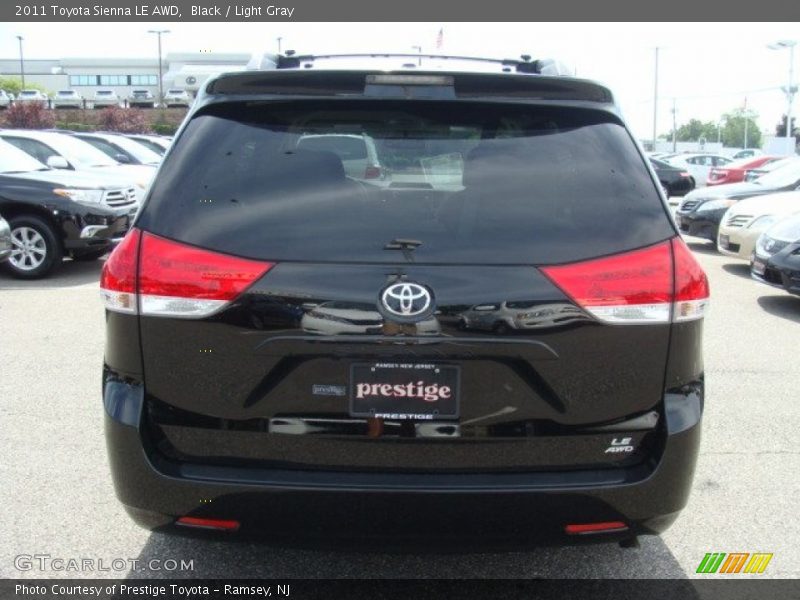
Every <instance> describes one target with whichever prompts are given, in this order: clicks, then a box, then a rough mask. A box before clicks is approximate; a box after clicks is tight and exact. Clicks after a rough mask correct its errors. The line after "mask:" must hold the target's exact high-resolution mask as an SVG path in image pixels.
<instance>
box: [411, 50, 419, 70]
mask: <svg viewBox="0 0 800 600" xmlns="http://www.w3.org/2000/svg"><path fill="white" fill-rule="evenodd" d="M411 49H412V50H416V51H417V52H418V53H419V60H418V61H417V64H419V66H420V67H421V66H422V46H411Z"/></svg>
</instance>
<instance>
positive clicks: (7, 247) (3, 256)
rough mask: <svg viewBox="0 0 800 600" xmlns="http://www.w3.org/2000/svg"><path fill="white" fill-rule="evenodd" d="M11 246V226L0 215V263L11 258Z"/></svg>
mask: <svg viewBox="0 0 800 600" xmlns="http://www.w3.org/2000/svg"><path fill="white" fill-rule="evenodd" d="M12 248H13V246H12V243H11V226H10V225H9V224H8V221H6V220H5V219H4V218H3V216H2V215H0V262H3V261H4V260H7V259H8V257H9V256H11V250H12Z"/></svg>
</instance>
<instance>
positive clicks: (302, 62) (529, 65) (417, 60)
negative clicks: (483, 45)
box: [247, 50, 572, 76]
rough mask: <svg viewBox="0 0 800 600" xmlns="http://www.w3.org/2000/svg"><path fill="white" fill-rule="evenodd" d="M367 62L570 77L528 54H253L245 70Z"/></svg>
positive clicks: (552, 63)
mask: <svg viewBox="0 0 800 600" xmlns="http://www.w3.org/2000/svg"><path fill="white" fill-rule="evenodd" d="M370 59H401V60H405V61H407V62H405V63H404V64H402V67H401V68H404V69H414V68H418V67H421V66H422V61H423V60H427V61H431V60H432V61H438V62H439V64H438V65H436V66H437V68H441V66H442V65H441V63H442V62H448V61H449V62H466V63H470V62H471V63H482V64H484V65H496V66H498V67H499V68H500V69H499V70H500V71H501V72H504V73H526V74H536V75H560V76H569V75H572V72H571V71H570V70H569V69H568V68H567V67H566V66H565V65H564V64H563V63H561V62H559V61H557V60H554V59H537V60H532V59H531V56H530V55H527V54H523V55H522V56H520V58H519V59H511V58H485V57H476V56H452V55H448V54H404V53H391V52H388V53H387V52H374V53H362V54H296V53H295V52H294V51H292V50H287V51H286V54H270V53H264V54H260V55H258V54H257V55H254V56H253V57H252V58H251V60H250V62H249V63H248V65H247V70H257V71H262V70H272V69H300V68H306V69H310V68H313V66H314V63H315V62H316V61H326V60H370Z"/></svg>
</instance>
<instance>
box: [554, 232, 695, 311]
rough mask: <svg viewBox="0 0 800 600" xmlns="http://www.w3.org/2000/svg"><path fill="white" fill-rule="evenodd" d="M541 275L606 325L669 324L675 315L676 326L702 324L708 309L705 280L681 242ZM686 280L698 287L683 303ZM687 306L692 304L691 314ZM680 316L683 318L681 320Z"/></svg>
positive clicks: (667, 242)
mask: <svg viewBox="0 0 800 600" xmlns="http://www.w3.org/2000/svg"><path fill="white" fill-rule="evenodd" d="M673 252H675V254H676V260H675V262H674V265H673ZM678 253H680V254H679V258H680V261H679V260H678ZM542 271H543V272H544V274H545V275H547V277H549V278H550V280H551V281H553V283H555V284H556V285H557V286H558V287H559V288H561V289H562V290H563V291H564V293H566V294H567V295H568V296H569V297H570V298H572V300H574V301H575V303H576V304H578V305H579V306H581V307H582V308H583V309H585V310H586V311H587V312H589V313H590V314H592V315H593V316H594V317H596V318H597V319H599V320H601V321H605V322H607V323H621V324H625V323H668V322H669V321H670V318H671V316H672V315H673V314H674V316H675V318H676V320H688V319H691V318H699V317H702V316H703V314H702V313H703V311H704V310H705V306H706V304H707V303H708V284H707V283H706V284H705V287H703V286H702V285H699V283H698V281H697V278H698V277H699V275H702V277H703V281H705V279H704V278H705V274H703V271H702V269H701V268H700V265H699V264H698V263H697V261H696V260H695V259H694V256H692V254H691V252H690V251H689V249H688V248H687V247H686V245H685V244H684V243H683V241H682V240H677V239H674V240H671V241H666V242H661V243H660V244H656V245H655V246H650V247H648V248H644V249H642V250H634V251H633V252H626V253H624V254H618V255H615V256H610V257H607V258H599V259H596V260H589V261H586V262H581V263H573V264H569V265H561V266H556V267H544V268H542ZM687 272H688V273H691V275H688V276H687V274H686V273H687ZM687 277H689V279H690V280H691V281H692V282H694V283H693V285H692V286H691V291H687V293H688V294H689V295H691V294H695V295H696V297H695V296H693V297H691V298H689V297H686V298H683V297H681V298H680V299H679V298H677V297H676V295H675V289H676V287H675V285H676V283H678V282H681V281H684V280H686V278H687ZM703 290H705V295H704V296H702V294H703ZM701 296H702V297H701ZM678 300H680V302H678ZM687 301H691V303H693V306H694V308H693V309H690V308H689V305H688V304H687ZM673 303H675V313H673ZM698 311H699V314H698ZM679 315H685V316H683V317H682V318H681V319H678V316H679Z"/></svg>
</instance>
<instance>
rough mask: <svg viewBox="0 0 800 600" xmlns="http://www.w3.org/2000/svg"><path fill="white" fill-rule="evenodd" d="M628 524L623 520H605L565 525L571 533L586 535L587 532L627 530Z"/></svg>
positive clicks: (565, 528)
mask: <svg viewBox="0 0 800 600" xmlns="http://www.w3.org/2000/svg"><path fill="white" fill-rule="evenodd" d="M626 529H628V526H627V525H626V524H625V523H623V522H622V521H604V522H601V523H576V524H571V525H567V526H566V527H564V531H566V532H567V533H568V534H570V535H585V534H587V533H613V532H615V531H625V530H626Z"/></svg>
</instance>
